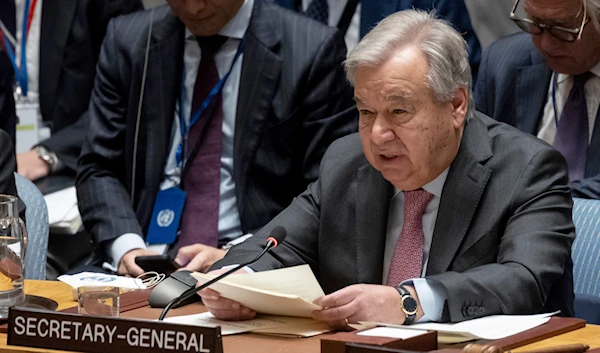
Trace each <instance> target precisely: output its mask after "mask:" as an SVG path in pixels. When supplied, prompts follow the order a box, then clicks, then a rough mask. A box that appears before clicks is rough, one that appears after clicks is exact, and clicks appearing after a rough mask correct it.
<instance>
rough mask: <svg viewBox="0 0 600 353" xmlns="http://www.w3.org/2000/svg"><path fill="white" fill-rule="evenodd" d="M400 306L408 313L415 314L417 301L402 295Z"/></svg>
mask: <svg viewBox="0 0 600 353" xmlns="http://www.w3.org/2000/svg"><path fill="white" fill-rule="evenodd" d="M402 308H403V309H404V311H405V312H406V313H407V314H409V315H411V314H416V313H417V301H416V300H415V299H414V298H413V297H404V298H402Z"/></svg>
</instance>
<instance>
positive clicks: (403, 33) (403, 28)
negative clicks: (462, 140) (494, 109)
mask: <svg viewBox="0 0 600 353" xmlns="http://www.w3.org/2000/svg"><path fill="white" fill-rule="evenodd" d="M598 1H600V0H598ZM412 45H415V46H417V47H418V48H420V49H421V51H422V52H423V53H424V54H425V56H426V58H427V63H428V66H429V72H428V73H427V77H426V80H427V81H426V85H427V86H428V87H429V88H431V89H433V91H434V93H435V95H436V97H437V99H438V101H439V102H448V101H450V100H451V99H452V97H453V96H454V93H455V92H456V90H457V89H458V88H459V87H466V88H467V91H468V92H469V109H468V111H467V116H466V120H469V119H470V118H471V116H472V114H473V111H474V110H475V108H474V106H475V104H474V101H473V93H472V91H471V82H472V81H471V67H470V66H469V54H468V51H467V42H466V41H465V40H464V39H463V38H462V36H461V35H460V34H459V33H458V32H457V31H456V30H455V29H454V28H453V27H452V25H450V24H449V23H448V22H447V21H444V20H442V19H439V18H437V17H436V16H435V13H434V12H431V13H427V12H425V11H421V10H404V11H399V12H396V13H394V14H392V15H390V16H388V17H386V18H385V19H383V20H382V21H381V22H379V23H378V24H377V26H375V28H373V29H372V30H371V31H370V32H369V33H368V34H367V35H366V36H365V37H364V38H363V39H362V40H361V41H360V42H359V43H358V45H357V46H356V47H355V48H354V50H352V51H351V52H350V53H349V54H348V57H347V58H346V61H345V62H344V66H345V69H346V77H347V78H348V81H350V83H351V84H352V85H354V83H355V78H356V70H357V69H358V67H360V66H369V67H375V66H377V65H381V64H383V63H384V62H386V61H387V60H389V59H390V58H391V57H392V56H393V55H394V54H395V53H397V52H398V51H399V50H401V49H403V48H406V47H409V46H412Z"/></svg>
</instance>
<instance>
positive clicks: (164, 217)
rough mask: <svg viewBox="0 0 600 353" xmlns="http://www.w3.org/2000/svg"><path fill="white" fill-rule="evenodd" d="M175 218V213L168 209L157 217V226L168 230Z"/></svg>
mask: <svg viewBox="0 0 600 353" xmlns="http://www.w3.org/2000/svg"><path fill="white" fill-rule="evenodd" d="M174 218H175V212H173V210H170V209H168V208H167V209H164V210H162V211H160V212H159V213H158V216H156V224H158V226H159V227H162V228H166V227H168V226H170V225H171V223H173V219H174Z"/></svg>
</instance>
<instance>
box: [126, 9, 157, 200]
mask: <svg viewBox="0 0 600 353" xmlns="http://www.w3.org/2000/svg"><path fill="white" fill-rule="evenodd" d="M152 27H154V7H153V8H152V12H151V13H150V26H149V28H148V39H147V40H146V54H145V56H144V70H143V72H142V87H141V89H140V98H139V100H138V111H137V117H136V121H135V133H134V137H133V163H132V164H133V167H132V169H131V171H132V172H131V204H132V205H133V203H134V200H135V175H136V173H137V150H138V137H139V133H140V120H141V117H142V104H143V103H144V90H145V88H146V75H147V73H148V57H149V54H150V39H151V38H152Z"/></svg>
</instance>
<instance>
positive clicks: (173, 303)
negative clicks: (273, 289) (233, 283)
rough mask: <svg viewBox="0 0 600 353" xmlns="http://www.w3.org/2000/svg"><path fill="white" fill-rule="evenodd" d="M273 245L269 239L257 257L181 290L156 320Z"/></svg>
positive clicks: (260, 255) (160, 319) (248, 263)
mask: <svg viewBox="0 0 600 353" xmlns="http://www.w3.org/2000/svg"><path fill="white" fill-rule="evenodd" d="M273 245H276V243H275V242H273V241H272V240H269V241H268V242H267V245H266V246H265V248H264V249H263V251H262V252H261V253H260V254H258V256H257V257H255V258H254V259H252V261H248V262H246V263H243V264H240V265H237V266H236V267H234V268H232V269H230V270H229V271H227V272H224V273H222V274H220V275H219V276H217V277H215V278H213V279H211V280H210V281H208V282H206V283H204V284H203V285H200V286H198V287H192V288H190V289H188V290H186V291H185V292H183V293H182V294H181V295H180V296H179V297H177V298H175V299H173V300H171V301H170V302H169V304H167V306H165V308H164V309H163V311H162V312H161V313H160V316H159V317H158V321H163V319H164V318H165V316H166V315H167V312H169V310H171V308H172V307H173V306H176V305H177V304H179V303H181V302H183V301H184V300H186V299H188V298H189V297H191V296H192V295H195V294H196V292H198V291H201V290H202V289H204V288H206V287H208V286H210V285H211V284H213V283H215V282H217V281H220V280H221V279H223V278H224V277H227V276H229V275H230V274H232V273H234V272H235V271H237V270H239V269H240V268H242V267H244V266H248V265H250V264H251V263H253V262H255V261H257V260H258V259H260V258H261V257H262V256H263V255H264V254H265V253H266V252H267V251H269V250H271V249H272V248H273Z"/></svg>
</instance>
